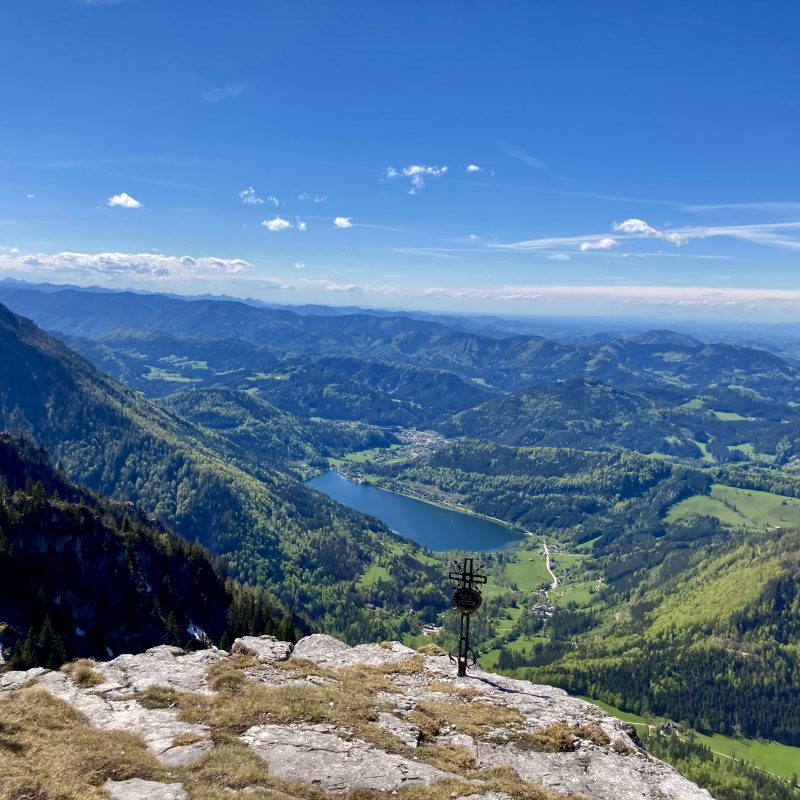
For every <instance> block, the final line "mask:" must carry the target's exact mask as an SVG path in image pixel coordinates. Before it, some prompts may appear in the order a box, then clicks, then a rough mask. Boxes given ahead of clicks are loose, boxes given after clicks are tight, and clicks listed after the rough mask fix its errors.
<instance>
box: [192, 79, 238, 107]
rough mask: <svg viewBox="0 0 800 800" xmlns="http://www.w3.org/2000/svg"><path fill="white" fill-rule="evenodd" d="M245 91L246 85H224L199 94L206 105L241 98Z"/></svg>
mask: <svg viewBox="0 0 800 800" xmlns="http://www.w3.org/2000/svg"><path fill="white" fill-rule="evenodd" d="M246 91H247V84H246V83H226V84H225V85H224V86H217V87H214V88H213V89H206V90H205V91H204V92H202V93H201V97H202V98H203V100H205V101H206V102H207V103H219V102H220V101H221V100H231V99H233V98H235V97H241V96H242V95H243V94H244V93H245V92H246Z"/></svg>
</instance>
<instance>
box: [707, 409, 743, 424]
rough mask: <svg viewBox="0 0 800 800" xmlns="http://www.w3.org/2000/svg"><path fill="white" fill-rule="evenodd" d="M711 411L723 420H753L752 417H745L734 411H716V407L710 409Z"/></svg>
mask: <svg viewBox="0 0 800 800" xmlns="http://www.w3.org/2000/svg"><path fill="white" fill-rule="evenodd" d="M709 411H711V413H712V414H713V415H714V416H715V417H716V418H717V419H718V420H720V421H721V422H752V420H751V419H750V417H743V416H742V415H741V414H737V413H735V412H734V411H714V409H709Z"/></svg>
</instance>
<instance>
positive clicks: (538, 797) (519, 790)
mask: <svg viewBox="0 0 800 800" xmlns="http://www.w3.org/2000/svg"><path fill="white" fill-rule="evenodd" d="M480 777H481V780H482V781H486V787H487V788H488V789H490V790H493V791H495V792H502V793H503V794H507V795H509V796H510V797H513V798H514V800H583V798H582V796H581V795H575V794H570V795H563V794H556V793H555V792H551V791H548V790H547V789H543V788H542V787H541V786H536V785H535V784H533V783H528V782H527V781H525V780H523V779H522V778H520V776H519V775H518V774H517V772H516V770H514V769H512V768H511V767H494V768H492V769H487V770H483V771H482V772H481V773H480Z"/></svg>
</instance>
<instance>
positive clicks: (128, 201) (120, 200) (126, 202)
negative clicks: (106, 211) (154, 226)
mask: <svg viewBox="0 0 800 800" xmlns="http://www.w3.org/2000/svg"><path fill="white" fill-rule="evenodd" d="M106 205H107V206H109V207H110V208H142V204H141V203H140V202H139V201H138V200H136V199H135V198H134V197H131V196H130V195H129V194H128V193H127V192H121V193H120V194H115V195H114V196H113V197H109V198H108V199H107V200H106Z"/></svg>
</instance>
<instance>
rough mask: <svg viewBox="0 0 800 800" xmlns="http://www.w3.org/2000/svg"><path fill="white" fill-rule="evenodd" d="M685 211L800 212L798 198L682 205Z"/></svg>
mask: <svg viewBox="0 0 800 800" xmlns="http://www.w3.org/2000/svg"><path fill="white" fill-rule="evenodd" d="M683 209H684V210H685V211H694V212H698V213H702V212H705V211H739V210H741V211H778V212H788V213H790V214H797V213H800V200H765V201H756V202H751V203H710V204H707V205H684V206H683Z"/></svg>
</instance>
